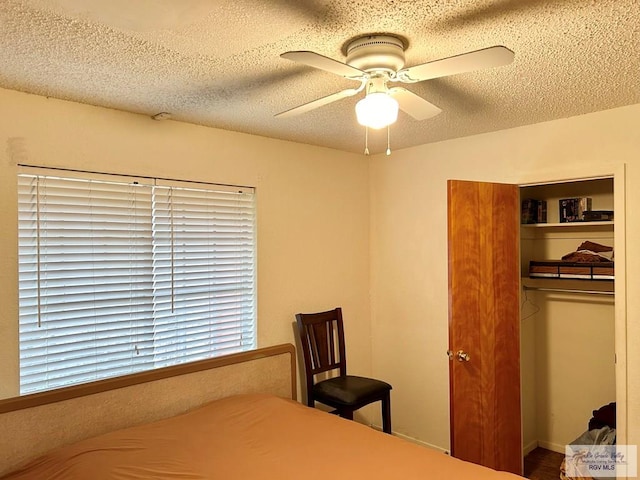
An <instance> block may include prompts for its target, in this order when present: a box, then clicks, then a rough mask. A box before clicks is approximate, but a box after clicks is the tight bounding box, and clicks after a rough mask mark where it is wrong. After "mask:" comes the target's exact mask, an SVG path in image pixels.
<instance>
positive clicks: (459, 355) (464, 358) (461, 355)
mask: <svg viewBox="0 0 640 480" xmlns="http://www.w3.org/2000/svg"><path fill="white" fill-rule="evenodd" d="M447 356H448V357H449V360H454V359H457V360H458V361H459V362H468V361H469V360H471V356H470V355H469V354H468V353H467V352H465V351H464V350H458V351H457V352H456V353H453V351H452V350H447Z"/></svg>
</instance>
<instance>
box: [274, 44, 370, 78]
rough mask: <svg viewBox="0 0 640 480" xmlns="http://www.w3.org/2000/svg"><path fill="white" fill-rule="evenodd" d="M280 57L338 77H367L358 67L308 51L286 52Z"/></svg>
mask: <svg viewBox="0 0 640 480" xmlns="http://www.w3.org/2000/svg"><path fill="white" fill-rule="evenodd" d="M280 56H281V57H282V58H286V59H287V60H292V61H294V62H298V63H304V64H305V65H309V66H310V67H314V68H319V69H320V70H325V71H327V72H330V73H335V74H336V75H340V76H342V77H347V78H354V77H355V78H360V77H362V76H363V75H366V74H365V72H363V71H362V70H360V69H358V68H356V67H352V66H351V65H347V64H346V63H342V62H339V61H338V60H334V59H333V58H329V57H325V56H323V55H320V54H319V53H315V52H309V51H306V50H302V51H298V52H285V53H283V54H281V55H280Z"/></svg>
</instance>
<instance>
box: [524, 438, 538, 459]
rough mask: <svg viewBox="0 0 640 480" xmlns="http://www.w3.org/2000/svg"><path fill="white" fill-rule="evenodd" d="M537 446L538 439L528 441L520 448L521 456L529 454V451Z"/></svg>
mask: <svg viewBox="0 0 640 480" xmlns="http://www.w3.org/2000/svg"><path fill="white" fill-rule="evenodd" d="M539 446H540V445H538V441H537V440H534V441H533V442H530V443H529V444H527V445H525V446H524V448H523V449H522V456H523V457H525V456H527V455H529V454H530V453H531V452H533V451H534V450H535V449H536V448H538V447H539Z"/></svg>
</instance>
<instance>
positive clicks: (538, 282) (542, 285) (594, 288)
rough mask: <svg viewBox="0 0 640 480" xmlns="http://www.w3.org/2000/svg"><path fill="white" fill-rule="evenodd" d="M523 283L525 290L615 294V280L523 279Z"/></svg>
mask: <svg viewBox="0 0 640 480" xmlns="http://www.w3.org/2000/svg"><path fill="white" fill-rule="evenodd" d="M521 283H522V288H523V289H525V290H540V291H544V292H558V293H580V294H597V295H614V294H615V288H614V287H615V282H614V281H613V280H571V279H563V278H530V277H523V278H522V279H521Z"/></svg>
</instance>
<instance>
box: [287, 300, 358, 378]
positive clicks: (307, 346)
mask: <svg viewBox="0 0 640 480" xmlns="http://www.w3.org/2000/svg"><path fill="white" fill-rule="evenodd" d="M296 323H297V325H298V334H299V336H300V344H301V346H302V352H303V356H304V363H305V370H306V374H307V387H309V388H310V386H312V385H313V382H314V377H315V375H317V374H319V373H324V372H330V371H332V370H339V374H340V375H346V374H347V361H346V358H345V345H344V343H345V342H344V327H343V324H342V309H341V308H339V307H338V308H336V309H334V310H329V311H326V312H320V313H298V314H297V315H296Z"/></svg>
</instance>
